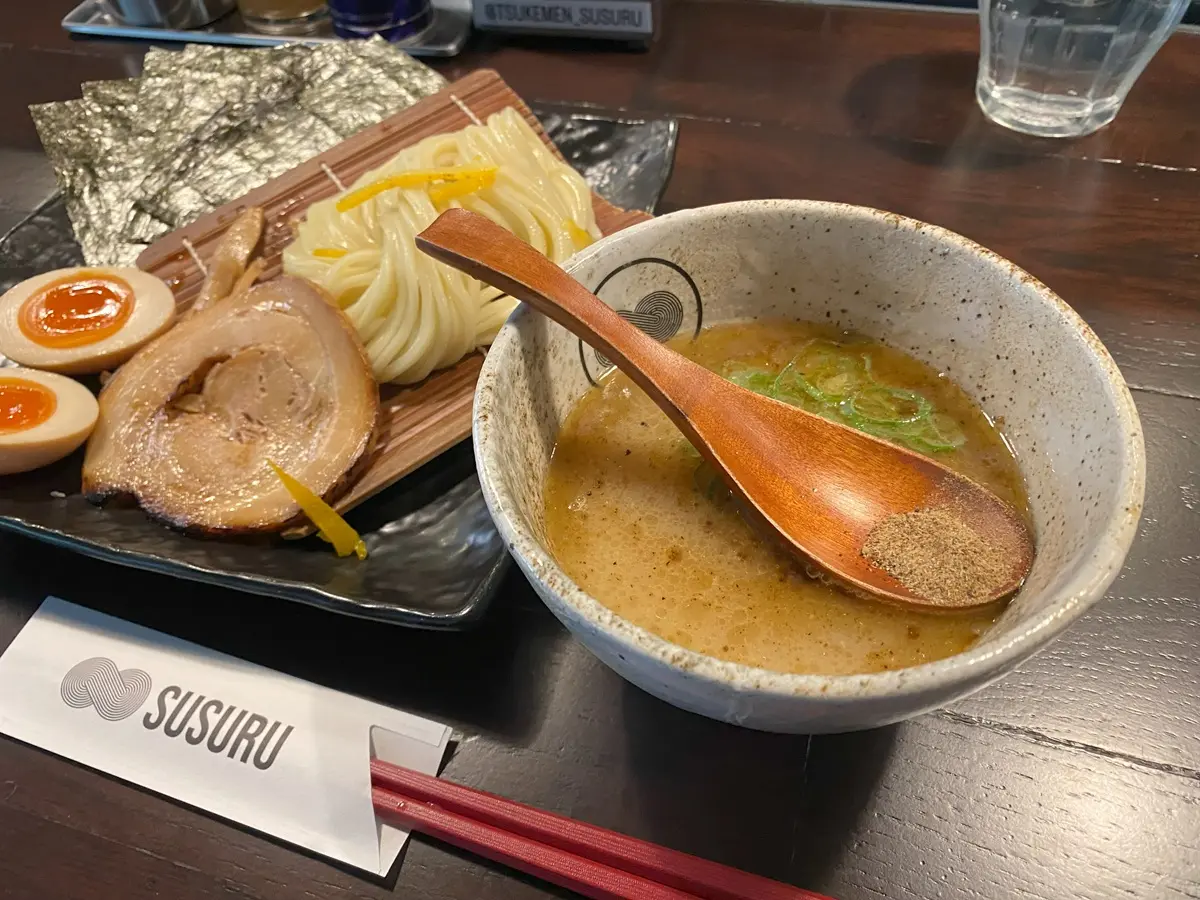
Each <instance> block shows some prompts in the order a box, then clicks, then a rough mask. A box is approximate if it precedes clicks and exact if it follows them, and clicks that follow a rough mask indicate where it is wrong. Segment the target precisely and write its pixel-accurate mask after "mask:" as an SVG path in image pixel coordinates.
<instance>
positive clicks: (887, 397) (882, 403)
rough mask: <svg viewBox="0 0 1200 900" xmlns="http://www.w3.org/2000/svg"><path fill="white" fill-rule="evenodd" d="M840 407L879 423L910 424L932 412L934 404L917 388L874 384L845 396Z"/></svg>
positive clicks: (842, 409) (859, 416)
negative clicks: (919, 392) (909, 389)
mask: <svg viewBox="0 0 1200 900" xmlns="http://www.w3.org/2000/svg"><path fill="white" fill-rule="evenodd" d="M840 409H841V412H842V414H843V415H844V416H846V417H847V418H850V419H855V418H857V419H863V420H864V421H867V422H871V423H874V424H877V425H908V424H910V423H913V422H918V421H920V420H921V419H924V418H925V417H926V416H928V415H929V413H930V412H931V411H932V409H933V405H932V404H931V403H930V402H929V401H928V400H926V399H925V398H924V397H923V396H921V395H920V394H918V393H917V392H916V391H906V390H904V388H894V387H886V386H884V385H882V384H873V385H871V386H870V387H866V388H864V389H863V390H861V391H858V392H857V393H855V394H853V395H852V396H850V397H847V398H846V399H845V400H843V401H842V403H841V405H840Z"/></svg>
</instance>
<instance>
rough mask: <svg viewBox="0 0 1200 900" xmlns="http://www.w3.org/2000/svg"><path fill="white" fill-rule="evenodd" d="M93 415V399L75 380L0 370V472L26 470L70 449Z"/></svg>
mask: <svg viewBox="0 0 1200 900" xmlns="http://www.w3.org/2000/svg"><path fill="white" fill-rule="evenodd" d="M99 415H100V407H99V405H97V403H96V398H95V397H93V396H92V392H91V391H89V390H88V389H87V388H85V387H84V386H83V385H82V384H80V383H79V382H77V381H72V380H71V379H70V378H66V377H65V376H63V375H55V374H54V373H53V372H39V371H37V370H36V369H20V368H16V367H11V368H0V475H11V474H13V473H14V472H28V471H31V470H32V469H37V468H39V467H41V466H45V465H49V464H50V463H52V462H56V461H58V460H60V459H62V458H63V457H64V456H67V455H68V454H70V453H72V452H73V451H74V450H75V449H76V448H78V447H79V445H80V444H82V443H83V442H84V441H86V440H87V439H88V435H90V434H91V433H92V429H93V428H95V427H96V417H97V416H99Z"/></svg>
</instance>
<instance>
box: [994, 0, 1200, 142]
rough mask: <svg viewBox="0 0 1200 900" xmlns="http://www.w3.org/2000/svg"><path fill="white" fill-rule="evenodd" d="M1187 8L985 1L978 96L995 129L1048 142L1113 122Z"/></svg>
mask: <svg viewBox="0 0 1200 900" xmlns="http://www.w3.org/2000/svg"><path fill="white" fill-rule="evenodd" d="M1187 5H1188V0H980V2H979V32H980V35H979V36H980V49H979V77H978V79H977V80H976V82H975V96H976V98H977V99H978V100H979V105H980V107H981V108H982V109H983V111H984V113H985V114H986V115H987V116H988V117H989V118H990V119H992V120H993V121H995V122H998V123H999V124H1001V125H1004V126H1006V127H1008V128H1012V129H1015V130H1016V131H1023V132H1025V133H1027V134H1036V135H1040V136H1042V137H1078V136H1080V135H1084V134H1091V133H1092V132H1093V131H1096V130H1097V129H1099V128H1103V127H1104V126H1105V125H1107V124H1108V123H1109V122H1111V121H1112V120H1113V118H1114V117H1116V115H1117V111H1118V110H1119V109H1120V108H1121V104H1122V103H1123V102H1124V101H1125V96H1126V95H1127V94H1128V93H1129V89H1130V88H1131V87H1133V83H1134V82H1135V81H1136V80H1137V77H1138V76H1139V75H1141V74H1142V70H1143V69H1144V68H1146V64H1147V63H1149V62H1150V60H1151V59H1152V58H1153V57H1154V54H1155V53H1157V52H1158V48H1159V47H1161V46H1162V45H1163V42H1164V41H1166V39H1167V37H1168V36H1169V35H1170V34H1171V31H1172V30H1173V29H1174V28H1175V26H1176V25H1178V24H1179V20H1180V19H1181V18H1183V13H1184V10H1185V9H1186V8H1187Z"/></svg>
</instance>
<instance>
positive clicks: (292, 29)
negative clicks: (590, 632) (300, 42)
mask: <svg viewBox="0 0 1200 900" xmlns="http://www.w3.org/2000/svg"><path fill="white" fill-rule="evenodd" d="M237 6H238V12H240V13H241V14H242V21H244V22H245V23H246V24H247V25H249V26H250V27H251V28H253V29H254V30H255V31H262V32H266V33H267V34H306V33H308V32H310V31H312V30H314V29H315V28H316V27H317V25H319V24H320V23H321V22H322V21H324V19H325V0H237Z"/></svg>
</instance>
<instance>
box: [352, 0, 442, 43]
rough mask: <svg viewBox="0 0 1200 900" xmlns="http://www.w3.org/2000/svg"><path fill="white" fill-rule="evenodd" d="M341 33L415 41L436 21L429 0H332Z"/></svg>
mask: <svg viewBox="0 0 1200 900" xmlns="http://www.w3.org/2000/svg"><path fill="white" fill-rule="evenodd" d="M329 13H330V15H331V16H332V17H333V31H334V33H335V34H336V35H337V36H338V37H344V38H366V37H370V36H371V35H373V34H378V35H380V36H381V37H383V38H386V39H387V40H389V41H393V42H395V43H415V42H416V41H418V40H419V39H420V38H421V37H422V36H423V35H424V34H425V33H426V32H427V31H428V30H429V28H430V27H431V26H432V25H433V6H432V4H431V3H430V0H329Z"/></svg>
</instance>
